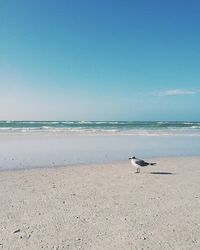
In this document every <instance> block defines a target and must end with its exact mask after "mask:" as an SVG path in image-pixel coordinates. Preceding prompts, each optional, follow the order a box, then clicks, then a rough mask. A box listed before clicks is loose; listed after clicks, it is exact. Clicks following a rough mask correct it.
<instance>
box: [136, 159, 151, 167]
mask: <svg viewBox="0 0 200 250" xmlns="http://www.w3.org/2000/svg"><path fill="white" fill-rule="evenodd" d="M135 163H136V164H138V165H140V166H141V167H144V166H148V165H149V163H148V162H146V161H143V160H138V161H136V162H135Z"/></svg>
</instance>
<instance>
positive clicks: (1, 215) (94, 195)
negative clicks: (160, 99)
mask: <svg viewBox="0 0 200 250" xmlns="http://www.w3.org/2000/svg"><path fill="white" fill-rule="evenodd" d="M151 160H153V161H156V162H157V163H158V164H157V166H151V167H148V168H145V169H142V171H141V173H140V174H135V169H134V168H133V167H132V166H131V165H130V162H128V161H127V162H117V163H112V164H99V165H79V166H71V167H60V168H51V169H50V168H37V169H31V170H30V169H29V170H15V171H1V172H0V189H1V192H0V201H1V202H0V211H1V212H0V248H2V249H15V250H17V249H104V250H107V249H113V250H114V249H115V250H116V249H120V250H121V249H140V250H141V249H200V195H199V194H200V185H199V180H200V157H182V158H180V157H179V158H175V157H174V158H157V159H151Z"/></svg>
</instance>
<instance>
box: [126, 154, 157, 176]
mask: <svg viewBox="0 0 200 250" xmlns="http://www.w3.org/2000/svg"><path fill="white" fill-rule="evenodd" d="M129 160H131V164H132V165H133V166H134V167H136V168H137V172H136V173H140V167H146V166H149V165H151V166H154V165H156V163H155V162H151V163H150V162H146V161H144V160H141V159H138V158H136V157H135V156H132V157H130V158H129Z"/></svg>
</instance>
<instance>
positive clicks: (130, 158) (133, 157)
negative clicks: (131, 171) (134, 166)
mask: <svg viewBox="0 0 200 250" xmlns="http://www.w3.org/2000/svg"><path fill="white" fill-rule="evenodd" d="M128 159H129V160H132V159H136V158H135V156H132V157H129V158H128Z"/></svg>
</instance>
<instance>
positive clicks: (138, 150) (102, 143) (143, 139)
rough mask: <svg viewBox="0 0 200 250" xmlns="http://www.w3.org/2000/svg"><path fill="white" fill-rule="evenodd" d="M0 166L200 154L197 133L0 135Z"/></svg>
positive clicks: (199, 141)
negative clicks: (133, 156) (151, 134)
mask: <svg viewBox="0 0 200 250" xmlns="http://www.w3.org/2000/svg"><path fill="white" fill-rule="evenodd" d="M0 139H1V140H0V170H3V169H14V168H36V167H40V166H42V167H46V166H50V167H54V166H63V165H77V164H91V163H102V164H103V163H112V162H117V161H123V160H127V159H128V158H129V157H130V156H131V155H135V156H137V157H138V158H146V159H148V158H153V157H169V156H184V155H186V156H198V155H199V156H200V140H199V137H191V136H190V137H181V136H177V137H175V136H169V137H165V136H127V135H126V136H122V135H120V136H118V135H114V136H111V135H110V136H107V135H106V136H103V135H101V136H94V135H93V136H87V135H70V136H69V135H65V136H61V135H52V134H51V135H43V136H40V135H11V136H6V135H3V136H2V135H0Z"/></svg>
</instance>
